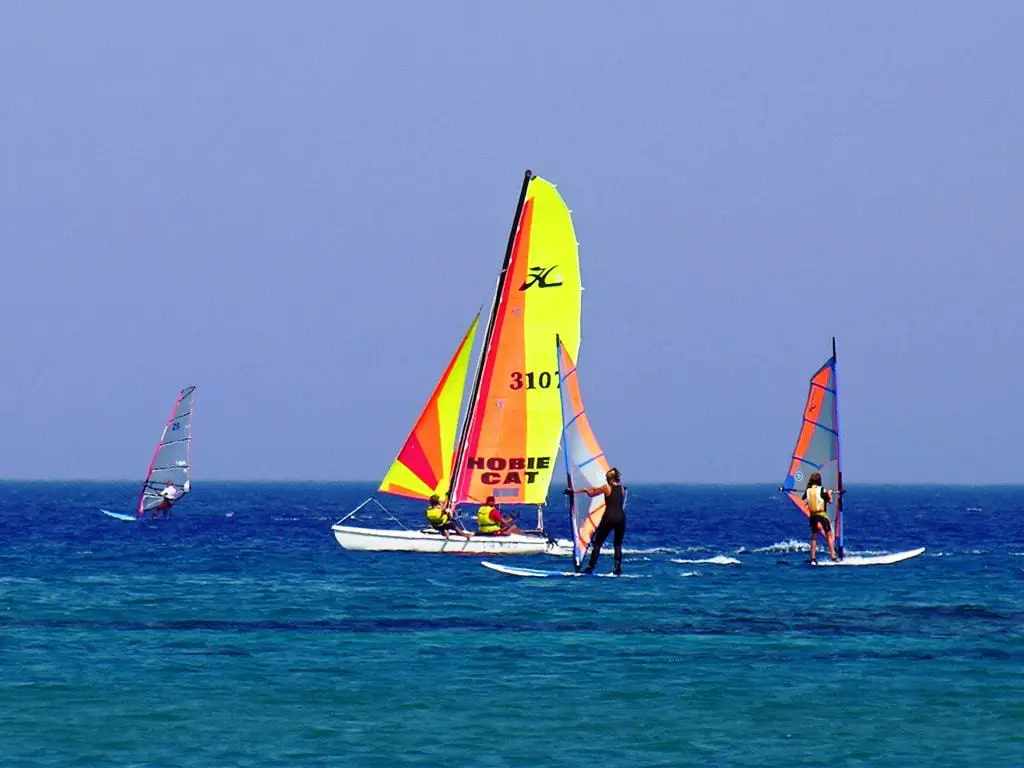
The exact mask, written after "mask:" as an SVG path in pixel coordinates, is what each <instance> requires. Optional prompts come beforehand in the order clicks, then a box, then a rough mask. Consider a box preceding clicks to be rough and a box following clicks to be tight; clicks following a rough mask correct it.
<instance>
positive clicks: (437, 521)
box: [426, 495, 473, 539]
mask: <svg viewBox="0 0 1024 768" xmlns="http://www.w3.org/2000/svg"><path fill="white" fill-rule="evenodd" d="M426 515H427V522H428V523H430V527H431V528H433V529H434V530H435V531H440V532H441V534H442V535H443V536H444V537H445V538H446V539H447V538H449V537H448V534H449V533H457V534H459V535H460V536H465V537H466V538H467V539H470V538H472V536H473V534H471V533H469V531H466V530H464V529H463V527H462V526H461V525H459V523H458V521H457V520H455V519H454V518H453V517H452V516H451V515H450V514H449V513H448V510H446V509H445V508H444V507H443V506H441V499H440V498H438V497H437V496H436V495H435V496H431V497H430V506H429V507H427V512H426Z"/></svg>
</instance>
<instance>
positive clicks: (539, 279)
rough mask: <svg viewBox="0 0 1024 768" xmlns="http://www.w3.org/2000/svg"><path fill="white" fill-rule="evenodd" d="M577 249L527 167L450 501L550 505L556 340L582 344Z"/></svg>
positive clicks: (563, 215) (559, 209)
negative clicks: (494, 500) (553, 348)
mask: <svg viewBox="0 0 1024 768" xmlns="http://www.w3.org/2000/svg"><path fill="white" fill-rule="evenodd" d="M582 290H583V289H582V287H581V283H580V265H579V253H578V248H577V244H576V233H575V231H574V229H573V225H572V216H571V214H570V212H569V209H568V207H567V206H566V204H565V202H564V201H563V200H562V198H561V196H560V195H559V194H558V190H556V189H555V187H554V185H553V184H551V183H550V182H547V181H545V180H544V179H542V178H540V177H539V176H534V175H533V174H532V173H531V172H530V171H527V172H526V177H525V179H524V181H523V187H522V190H521V192H520V197H519V203H518V205H517V207H516V215H515V218H514V221H513V225H512V230H511V232H510V235H509V241H508V246H507V248H506V252H505V261H504V263H503V265H502V269H501V272H500V273H499V277H498V284H497V287H496V289H495V296H494V301H493V304H492V308H491V315H490V320H489V322H488V326H487V331H486V333H485V335H484V342H483V345H482V349H481V357H480V363H479V366H478V368H477V374H476V377H475V381H474V384H473V389H472V390H471V394H470V399H469V406H468V409H467V410H468V413H467V417H466V420H465V424H464V425H463V432H462V438H461V439H460V441H459V447H458V449H457V457H458V458H457V464H456V469H455V472H454V479H453V486H452V493H451V494H450V495H451V501H452V503H455V504H460V503H464V502H482V501H484V500H485V499H486V498H487V497H488V496H494V497H495V498H497V499H498V500H499V501H501V502H504V503H506V504H543V503H544V502H545V501H546V499H547V495H548V486H549V485H550V484H551V477H552V475H553V473H554V471H555V463H556V460H557V456H558V445H559V441H560V439H561V432H562V418H561V410H560V405H559V395H558V372H557V371H556V370H555V366H554V365H553V362H554V361H553V360H552V357H551V341H552V339H554V338H555V336H556V335H557V336H560V337H561V338H562V341H563V343H564V344H565V346H566V349H568V350H569V352H571V353H572V354H573V355H575V354H576V352H577V350H578V349H579V343H580V305H581V297H582Z"/></svg>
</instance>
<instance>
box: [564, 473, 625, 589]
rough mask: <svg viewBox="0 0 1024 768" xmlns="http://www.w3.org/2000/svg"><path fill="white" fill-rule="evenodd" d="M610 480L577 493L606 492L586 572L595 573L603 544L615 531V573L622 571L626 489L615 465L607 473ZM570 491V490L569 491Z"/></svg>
mask: <svg viewBox="0 0 1024 768" xmlns="http://www.w3.org/2000/svg"><path fill="white" fill-rule="evenodd" d="M605 479H606V480H607V481H608V482H607V483H606V484H605V485H600V486H598V487H597V488H579V489H577V490H576V491H574V492H575V493H585V494H587V496H591V497H593V496H597V495H598V494H601V493H603V494H604V515H603V516H602V517H601V522H600V523H598V525H597V530H596V531H594V537H593V539H591V542H590V562H589V563H588V564H587V567H586V568H584V569H583V572H584V573H593V572H594V566H595V565H597V558H598V557H600V555H601V545H602V544H604V540H605V539H607V538H608V534H609V533H611V532H612V531H615V538H614V544H615V571H614V573H615V575H616V576H618V575H620V574H621V573H622V539H623V538H624V537H625V535H626V489H625V488H624V487H623V486H622V475H621V474H620V473H619V470H617V469H616V468H615V467H612V468H611V469H609V470H608V471H607V472H606V473H605ZM567 492H568V491H567Z"/></svg>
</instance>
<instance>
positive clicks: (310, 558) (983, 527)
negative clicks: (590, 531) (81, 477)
mask: <svg viewBox="0 0 1024 768" xmlns="http://www.w3.org/2000/svg"><path fill="white" fill-rule="evenodd" d="M627 480H628V478H627ZM627 484H628V483H627ZM629 487H630V497H629V509H628V530H627V534H626V557H625V563H624V570H625V573H626V574H628V575H630V576H633V577H635V578H623V579H544V580H540V579H516V578H512V577H508V576H503V575H501V574H497V573H494V572H491V571H488V570H486V569H484V568H481V567H480V565H479V559H480V558H476V557H460V556H437V555H412V554H373V553H352V552H346V551H344V550H342V549H341V548H340V547H339V546H338V545H337V544H336V543H335V541H334V538H333V536H332V535H331V532H330V525H331V523H332V522H334V521H335V520H336V519H337V518H339V517H341V516H342V514H344V513H345V512H347V511H348V510H349V509H351V508H352V507H354V506H355V505H356V504H357V503H358V502H359V501H361V500H362V499H363V498H365V497H366V496H367V495H368V494H369V493H370V492H371V491H372V490H373V488H372V486H368V485H364V484H246V483H213V482H203V481H202V480H201V479H199V480H197V481H196V483H195V486H194V493H192V494H191V495H190V496H189V497H188V498H187V499H185V500H184V501H183V502H182V503H181V504H180V505H179V506H177V507H175V510H174V512H173V517H172V518H171V519H170V520H167V521H163V520H161V521H158V522H156V523H150V522H143V523H124V522H120V521H117V520H113V519H111V518H108V517H106V516H104V515H102V514H100V512H99V511H98V509H99V508H100V507H105V508H109V509H115V510H118V511H131V509H132V507H133V504H134V499H135V494H136V492H137V489H136V487H135V486H134V485H130V484H125V483H91V482H82V483H56V482H54V483H44V482H32V483H27V482H5V483H0V513H2V520H3V536H2V539H0V765H2V766H3V767H4V768H15V767H17V766H32V767H33V768H36V767H40V768H41V767H43V766H168V767H170V766H174V767H175V768H180V767H183V766H203V767H204V768H208V767H213V766H260V767H261V768H264V767H266V766H396V765H424V766H440V765H474V766H567V767H568V766H572V767H573V768H577V767H578V766H580V765H590V764H595V765H600V766H602V768H611V767H612V766H707V765H711V764H720V765H729V766H797V765H800V766H804V765H806V766H816V765H820V766H873V767H879V766H899V767H900V768H906V766H908V765H929V766H961V765H963V766H968V765H970V766H974V765H986V766H1024V525H1022V523H1021V520H1022V519H1024V487H1020V486H990V487H980V486H979V487H949V486H869V487H858V486H851V487H850V488H849V492H848V493H847V495H846V500H845V503H846V545H847V551H848V553H866V552H892V551H899V550H906V549H912V548H914V547H917V546H925V547H927V548H928V549H927V552H926V553H925V554H924V555H923V556H921V557H919V558H916V559H914V560H910V561H907V562H904V563H900V564H897V565H891V566H879V567H871V568H811V567H808V566H806V565H804V564H803V561H804V560H806V557H807V552H806V549H807V535H806V529H807V525H806V522H805V521H804V518H803V517H802V516H801V515H800V514H799V513H798V512H796V511H795V510H794V509H792V508H791V507H790V506H788V502H787V501H786V500H785V499H784V498H783V497H782V495H781V494H780V493H778V492H777V491H776V490H775V488H774V487H773V486H770V485H763V486H762V485H754V486H684V485H678V486H673V485H640V484H629ZM552 498H553V506H552V508H551V509H549V511H548V513H547V521H548V523H549V525H548V527H549V529H550V530H552V531H553V532H554V533H556V534H559V535H562V536H564V535H567V533H568V531H567V521H566V519H565V518H566V515H565V513H564V511H563V508H562V499H561V497H558V496H555V495H554V494H553V496H552ZM395 507H396V509H397V510H399V512H400V514H402V515H403V516H404V517H405V518H406V519H408V520H409V521H410V522H412V523H417V524H418V522H419V517H418V515H420V514H421V510H420V508H419V506H417V505H415V504H411V503H405V502H402V501H398V502H397V503H396V504H395ZM607 547H608V548H607V549H606V552H607V555H603V556H602V559H601V562H600V564H599V566H598V570H600V571H609V570H610V569H611V567H612V558H611V552H610V543H609V545H607ZM674 560H685V561H690V562H684V563H678V562H673V561H674ZM709 560H711V561H713V562H702V561H709ZM504 562H506V563H510V564H516V565H525V566H529V567H536V568H553V569H554V568H562V567H565V566H566V565H567V562H566V560H564V559H559V558H553V557H549V556H543V555H539V556H533V557H525V558H506V559H505V560H504Z"/></svg>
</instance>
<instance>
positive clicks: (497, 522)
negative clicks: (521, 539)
mask: <svg viewBox="0 0 1024 768" xmlns="http://www.w3.org/2000/svg"><path fill="white" fill-rule="evenodd" d="M476 527H477V530H478V532H479V533H482V534H485V535H490V536H501V535H504V534H509V533H522V531H521V530H519V529H518V528H516V525H515V521H514V520H513V519H512V518H511V517H505V516H504V515H503V514H501V510H499V509H498V508H497V507H496V506H494V497H493V496H488V497H487V501H485V502H484V505H483V506H482V507H480V509H479V510H477V513H476Z"/></svg>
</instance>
